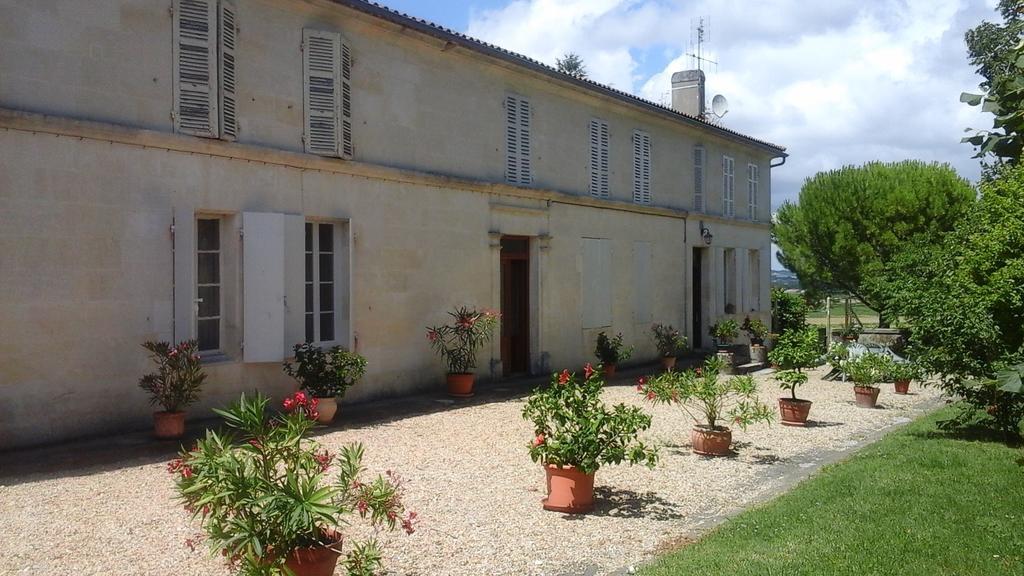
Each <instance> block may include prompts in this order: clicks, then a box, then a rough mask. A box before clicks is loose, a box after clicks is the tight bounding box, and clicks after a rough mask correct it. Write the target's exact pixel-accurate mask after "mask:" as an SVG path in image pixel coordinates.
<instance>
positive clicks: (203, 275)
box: [197, 252, 220, 284]
mask: <svg viewBox="0 0 1024 576" xmlns="http://www.w3.org/2000/svg"><path fill="white" fill-rule="evenodd" d="M197 257H198V274H197V276H198V279H197V282H198V283H199V284H220V254H219V253H217V252H200V253H199V254H198V255H197Z"/></svg>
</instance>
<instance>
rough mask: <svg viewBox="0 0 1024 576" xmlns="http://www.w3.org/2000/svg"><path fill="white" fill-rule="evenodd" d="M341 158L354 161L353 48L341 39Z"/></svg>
mask: <svg viewBox="0 0 1024 576" xmlns="http://www.w3.org/2000/svg"><path fill="white" fill-rule="evenodd" d="M340 147H341V157H342V158H347V159H349V160H351V159H352V155H353V154H354V153H355V148H354V146H353V144H352V48H351V47H350V46H349V43H348V42H347V41H346V40H345V39H344V38H341V143H340Z"/></svg>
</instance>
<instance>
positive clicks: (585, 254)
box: [0, 0, 785, 449]
mask: <svg viewBox="0 0 1024 576" xmlns="http://www.w3.org/2000/svg"><path fill="white" fill-rule="evenodd" d="M703 83H704V77H703V74H702V73H700V72H699V71H687V72H682V73H679V74H676V75H675V77H674V86H673V89H674V90H673V92H674V97H673V106H672V107H671V108H669V107H666V106H661V105H658V104H656V103H653V102H648V101H645V100H642V99H640V98H637V97H636V96H633V95H630V94H627V93H624V92H621V91H618V90H615V89H613V88H610V87H607V86H603V85H600V84H597V83H594V82H590V81H587V80H578V79H575V78H572V77H569V76H567V75H564V74H561V73H559V72H557V71H556V70H554V69H552V68H550V67H548V66H546V65H544V64H542V63H539V62H536V61H533V60H531V59H529V58H526V57H524V56H521V55H518V54H514V53H511V52H508V51H505V50H503V49H501V48H499V47H497V46H493V45H490V44H486V43H484V42H481V41H478V40H475V39H472V38H469V37H466V36H464V35H462V34H459V33H457V32H453V31H451V30H447V29H445V28H442V27H439V26H436V25H434V24H431V23H428V22H425V21H422V20H418V19H415V18H411V17H408V16H405V15H402V14H399V13H397V12H394V11H391V10H389V9H387V8H385V7H382V6H379V5H377V4H373V3H369V2H363V1H359V0H103V1H99V2H83V1H81V0H0V449H3V448H12V447H20V446H27V445H32V444H39V443H47V442H57V441H61V440H65V439H70V438H75V437H80V436H83V435H91V434H99V433H109V432H116V431H122V430H128V429H133V428H139V427H148V426H149V425H150V413H151V411H152V410H151V408H150V407H149V405H148V403H147V397H146V395H145V393H144V392H143V391H142V390H140V389H139V388H138V387H137V385H136V384H137V381H138V378H139V377H140V376H141V375H142V374H143V373H145V372H146V371H148V370H149V368H150V365H149V362H148V360H147V357H146V353H145V351H144V350H143V349H142V348H141V346H140V344H141V343H142V342H143V341H145V340H150V339H162V340H173V341H180V340H183V339H187V338H197V339H198V341H199V343H200V347H201V349H202V350H203V357H204V361H205V363H206V364H205V366H206V371H207V373H208V374H209V377H208V380H207V385H206V389H205V391H204V395H203V400H202V401H201V402H200V404H199V405H197V406H195V407H194V410H195V413H196V414H205V413H208V409H209V408H210V407H213V406H221V405H224V404H225V403H227V402H229V401H232V400H234V399H237V397H238V395H239V393H241V392H243V391H252V390H254V389H258V390H261V391H263V392H264V393H266V394H270V395H275V396H280V395H282V394H284V393H286V392H287V391H290V390H291V389H292V387H293V386H294V384H293V382H292V381H291V380H290V379H289V378H288V377H287V376H286V375H284V374H283V373H282V370H281V362H282V361H283V360H284V359H285V358H286V357H288V356H289V355H290V351H291V348H292V346H293V345H294V344H295V343H297V342H301V341H312V342H319V343H324V344H341V345H344V346H346V347H349V348H352V349H355V350H356V351H358V352H359V353H361V354H363V355H364V356H366V357H367V359H368V361H369V370H368V373H367V375H366V377H365V378H364V380H363V381H362V382H360V383H359V384H358V385H357V386H356V387H354V388H353V389H352V391H351V392H350V393H349V395H348V396H347V397H346V402H347V403H351V402H353V401H358V400H365V399H370V398H375V397H387V396H395V395H400V394H405V393H411V392H413V391H416V390H424V389H430V388H437V389H440V388H441V387H442V386H443V372H444V368H443V366H442V364H441V362H440V361H439V360H438V359H437V358H436V357H435V356H434V355H433V354H432V353H431V351H430V349H429V346H428V343H427V341H426V338H425V327H426V326H428V325H432V324H437V323H441V322H444V321H445V320H446V318H447V316H446V311H447V310H450V309H451V308H452V307H454V306H457V305H470V306H479V307H490V308H495V309H500V310H501V311H502V313H503V315H504V318H503V323H502V326H501V333H500V336H497V337H496V338H495V339H494V342H493V345H492V346H490V347H489V348H488V349H486V350H484V351H482V353H481V357H480V361H479V363H478V364H479V367H480V368H479V370H478V376H479V377H480V379H481V380H484V381H486V380H490V379H501V378H505V377H511V376H515V375H519V374H542V373H545V372H548V371H551V370H555V369H561V368H562V367H570V368H575V367H579V366H582V364H583V363H584V362H586V361H590V360H592V359H593V349H594V341H595V338H596V335H597V333H598V332H600V331H608V332H622V333H623V335H624V337H625V340H626V341H627V343H631V344H634V345H635V346H636V352H635V354H634V359H635V360H636V361H641V362H642V361H647V360H653V359H654V358H655V355H656V351H655V348H654V343H653V341H652V339H651V336H650V326H651V323H652V322H662V323H670V324H673V325H675V326H677V327H679V328H681V329H682V330H683V331H684V332H685V334H686V335H687V337H688V338H689V339H690V342H691V343H692V344H694V345H695V346H697V347H705V348H706V347H709V346H710V345H711V341H710V338H709V337H708V336H707V327H708V325H709V324H710V323H713V322H715V321H716V320H718V319H719V318H722V317H726V316H733V317H736V318H737V319H738V320H740V321H742V320H743V318H744V317H746V316H751V317H760V318H762V319H764V320H767V318H768V316H769V313H770V312H769V310H770V301H769V284H770V266H769V262H770V253H769V252H770V236H769V221H770V207H771V201H770V193H771V168H772V167H773V164H772V162H773V161H775V162H776V164H775V165H776V166H777V165H779V162H780V161H784V160H785V150H784V148H782V147H780V146H778V145H775V144H771V143H769V142H764V141H761V140H757V139H754V138H751V137H749V136H745V135H743V134H739V133H737V132H735V131H733V130H730V129H728V128H726V127H723V126H720V125H716V124H715V123H712V122H709V121H707V120H706V119H705V116H704V114H703V112H704V84H703ZM666 88H667V87H666ZM352 409H358V408H352ZM343 411H344V409H343Z"/></svg>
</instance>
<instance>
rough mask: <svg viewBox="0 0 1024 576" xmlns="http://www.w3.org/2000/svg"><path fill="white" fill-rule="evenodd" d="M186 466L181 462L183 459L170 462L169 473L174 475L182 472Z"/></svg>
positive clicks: (168, 465) (168, 464)
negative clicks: (179, 471) (182, 468)
mask: <svg viewBox="0 0 1024 576" xmlns="http://www.w3.org/2000/svg"><path fill="white" fill-rule="evenodd" d="M184 464H185V463H184V462H183V461H182V460H181V458H175V459H174V460H171V461H170V462H168V463H167V473H168V474H174V473H175V472H177V471H178V470H181V467H182V466H183V465H184Z"/></svg>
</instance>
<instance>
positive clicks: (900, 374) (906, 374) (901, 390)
mask: <svg viewBox="0 0 1024 576" xmlns="http://www.w3.org/2000/svg"><path fill="white" fill-rule="evenodd" d="M920 379H921V368H920V367H918V365H917V364H915V363H913V362H910V361H906V362H891V363H890V365H889V371H888V373H887V374H886V375H885V380H886V381H888V382H892V383H893V389H894V391H895V392H896V393H897V394H908V393H909V392H910V383H911V382H912V381H914V380H920Z"/></svg>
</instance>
